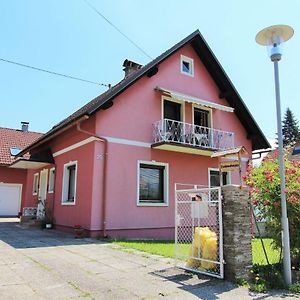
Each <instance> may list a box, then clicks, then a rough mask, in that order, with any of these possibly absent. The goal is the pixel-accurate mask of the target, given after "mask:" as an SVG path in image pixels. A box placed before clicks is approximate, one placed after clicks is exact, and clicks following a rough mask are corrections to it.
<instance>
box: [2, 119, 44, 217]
mask: <svg viewBox="0 0 300 300" xmlns="http://www.w3.org/2000/svg"><path fill="white" fill-rule="evenodd" d="M41 135H42V134H41V133H37V132H30V131H28V123H27V122H22V128H21V129H13V128H3V127H0V216H17V215H18V214H19V213H20V211H21V198H22V199H23V201H25V199H24V198H25V191H26V184H27V170H24V169H12V168H9V166H10V164H11V163H13V162H14V161H15V155H16V154H18V153H19V152H20V151H21V150H22V149H24V148H25V147H27V146H29V145H30V144H31V143H32V142H34V141H35V140H36V139H37V138H39V137H40V136H41Z"/></svg>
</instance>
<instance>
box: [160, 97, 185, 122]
mask: <svg viewBox="0 0 300 300" xmlns="http://www.w3.org/2000/svg"><path fill="white" fill-rule="evenodd" d="M165 100H167V101H170V102H175V103H178V104H180V105H181V110H180V122H183V123H185V101H181V100H177V99H174V98H171V97H167V96H161V119H162V120H163V119H164V115H165V111H164V102H165Z"/></svg>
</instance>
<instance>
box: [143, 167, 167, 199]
mask: <svg viewBox="0 0 300 300" xmlns="http://www.w3.org/2000/svg"><path fill="white" fill-rule="evenodd" d="M163 190H164V167H162V166H152V165H145V164H141V165H140V186H139V200H140V202H149V203H157V202H164V196H163V194H164V193H163Z"/></svg>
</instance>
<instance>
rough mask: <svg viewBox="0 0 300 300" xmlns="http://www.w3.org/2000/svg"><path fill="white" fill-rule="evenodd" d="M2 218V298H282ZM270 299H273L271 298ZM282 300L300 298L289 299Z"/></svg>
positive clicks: (160, 260) (163, 261) (138, 253)
mask: <svg viewBox="0 0 300 300" xmlns="http://www.w3.org/2000/svg"><path fill="white" fill-rule="evenodd" d="M130 252H132V253H128V252H127V251H124V249H123V250H122V248H121V247H119V246H117V245H111V244H108V243H105V242H102V241H99V240H96V239H95V240H94V239H74V237H73V236H72V235H70V234H66V233H62V232H58V231H55V230H49V231H47V230H41V229H39V228H26V227H23V226H18V224H17V223H14V222H4V221H3V219H2V220H1V219H0V253H1V255H0V299H1V300H2V299H4V300H6V299H17V300H19V299H22V300H23V299H25V300H26V299H30V300H35V299H49V300H53V299H54V300H56V299H58V300H60V299H82V298H84V299H105V300H107V299H108V300H109V299H113V300H119V299H120V300H123V299H126V300H127V299H172V300H173V299H180V300H181V299H230V300H233V299H259V298H257V297H261V298H260V299H280V297H281V296H282V295H283V293H278V294H267V295H263V296H262V295H255V294H253V295H252V294H249V292H248V290H247V289H246V288H239V287H236V286H235V285H233V284H231V283H228V282H226V281H221V280H216V279H211V278H209V277H206V276H197V275H195V274H191V273H186V272H184V271H183V270H180V269H178V268H174V267H173V264H174V260H172V259H166V258H162V257H159V256H156V255H151V254H149V255H148V254H147V257H145V254H144V253H142V252H141V251H135V250H133V251H130ZM272 297H273V298H272ZM285 299H298V298H297V297H296V296H293V295H291V294H289V295H287V296H286V295H285Z"/></svg>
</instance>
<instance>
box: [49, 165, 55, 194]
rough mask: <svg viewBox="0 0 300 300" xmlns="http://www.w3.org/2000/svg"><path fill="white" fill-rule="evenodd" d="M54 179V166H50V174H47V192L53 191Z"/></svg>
mask: <svg viewBox="0 0 300 300" xmlns="http://www.w3.org/2000/svg"><path fill="white" fill-rule="evenodd" d="M54 181H55V168H51V169H50V174H49V185H48V193H53V191H54Z"/></svg>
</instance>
